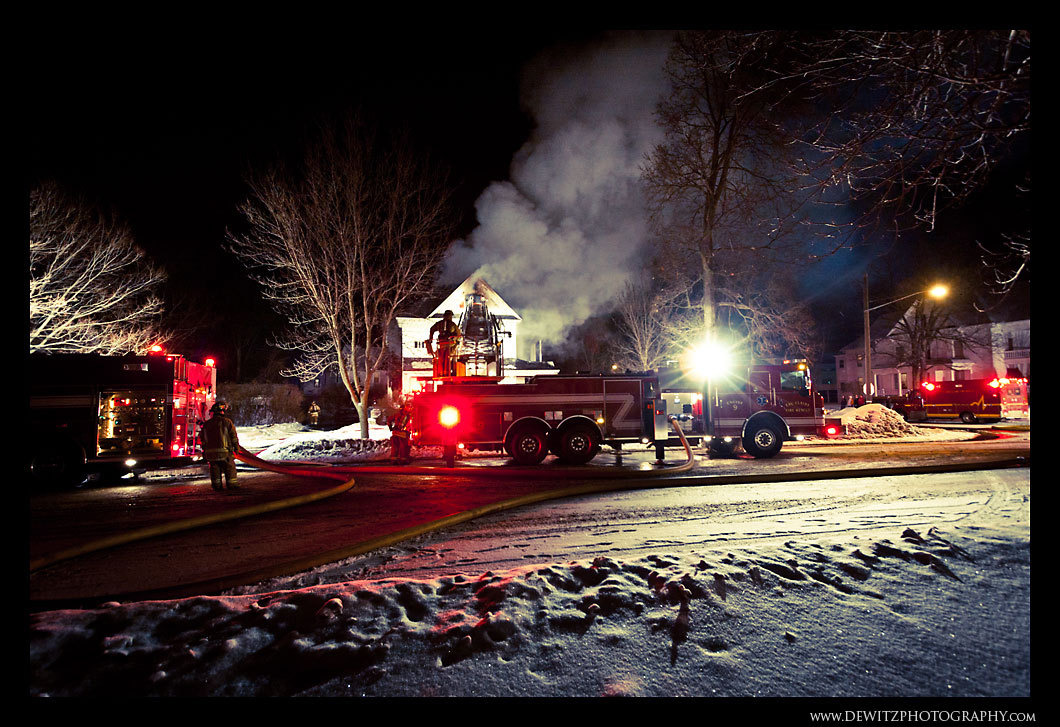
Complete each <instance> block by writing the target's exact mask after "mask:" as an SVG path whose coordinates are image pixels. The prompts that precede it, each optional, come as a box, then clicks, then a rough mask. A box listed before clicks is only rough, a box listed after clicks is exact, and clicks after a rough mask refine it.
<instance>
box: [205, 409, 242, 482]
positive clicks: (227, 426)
mask: <svg viewBox="0 0 1060 727" xmlns="http://www.w3.org/2000/svg"><path fill="white" fill-rule="evenodd" d="M210 413H211V414H213V416H212V417H210V419H209V421H207V422H206V423H205V424H203V426H202V432H201V433H200V434H201V436H202V446H203V457H204V458H205V459H206V460H207V461H208V462H209V463H210V484H211V485H213V488H214V489H215V490H217V491H218V492H220V491H221V490H223V489H226V488H227V489H229V490H234V489H237V488H238V487H239V484H238V483H237V482H236V460H235V457H234V456H233V455H234V454H235V452H236V450H238V449H239V434H238V433H237V432H236V425H235V424H234V423H233V422H232V420H231V419H229V418H228V406H227V405H226V404H225V403H224V402H221V401H219V402H217V403H215V404H214V405H213V407H211V408H210Z"/></svg>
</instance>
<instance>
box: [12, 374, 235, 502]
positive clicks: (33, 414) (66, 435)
mask: <svg viewBox="0 0 1060 727" xmlns="http://www.w3.org/2000/svg"><path fill="white" fill-rule="evenodd" d="M28 368H29V370H28V374H29V380H30V391H29V416H30V433H31V438H32V439H31V446H30V447H29V451H28V453H27V454H28V469H29V473H30V474H31V476H32V478H33V479H34V480H35V481H37V482H40V483H45V484H80V483H81V482H83V481H84V479H85V477H86V475H87V474H88V472H89V471H102V470H105V469H114V470H119V471H125V472H129V471H141V470H144V469H146V468H147V467H148V466H149V465H150V466H159V465H162V464H172V463H174V462H188V461H191V460H192V459H195V458H198V457H199V456H200V455H201V448H200V444H199V438H198V433H199V427H200V424H201V422H203V421H205V420H206V419H207V418H209V411H210V407H211V406H213V403H214V401H215V400H216V396H217V369H216V368H215V367H214V366H213V362H212V361H211V360H210V359H207V360H206V362H205V363H203V364H198V363H194V362H192V361H189V360H187V359H186V358H184V357H183V356H180V355H176V354H165V353H158V354H155V355H148V356H99V355H92V354H54V355H43V354H33V355H31V356H30V359H29V366H28Z"/></svg>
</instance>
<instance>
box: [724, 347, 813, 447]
mask: <svg viewBox="0 0 1060 727" xmlns="http://www.w3.org/2000/svg"><path fill="white" fill-rule="evenodd" d="M743 374H745V375H743ZM712 389H713V391H712V392H711V393H710V396H709V398H708V400H707V401H708V406H707V407H706V409H707V412H706V417H707V421H708V423H709V427H708V428H709V431H708V432H707V436H708V446H709V447H710V450H711V452H714V453H717V454H720V455H728V454H732V453H733V452H734V451H735V449H736V448H737V447H742V448H743V450H744V451H745V452H746V453H747V454H749V455H751V456H752V457H755V458H766V457H773V456H774V455H776V454H777V453H778V452H780V449H781V447H782V446H783V444H784V442H785V441H789V440H792V439H802V438H803V437H812V436H822V435H824V434H825V422H824V398H823V397H822V396H821V395H820V394H819V393H818V392H817V391H816V390H815V389H814V386H813V379H812V377H811V375H810V367H809V365H808V364H807V363H806V362H805V361H793V360H784V361H781V362H779V363H775V364H755V365H752V366H750V367H748V368H747V369H746V370H745V372H741V376H740V377H734V376H730V377H727V378H726V379H724V380H723V381H721V382H718V383H717V384H716V385H714V386H713V387H712Z"/></svg>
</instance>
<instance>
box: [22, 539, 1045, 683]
mask: <svg viewBox="0 0 1060 727" xmlns="http://www.w3.org/2000/svg"><path fill="white" fill-rule="evenodd" d="M970 535H972V534H970ZM974 535H975V537H969V536H968V535H954V534H950V533H941V532H938V531H934V530H932V531H930V532H927V533H924V534H920V533H917V532H914V531H913V530H909V529H904V530H903V529H896V530H895V531H894V534H893V536H892V537H890V538H882V539H873V540H871V541H870V540H866V541H860V540H858V539H857V537H856V536H855V537H854V538H853V540H850V541H847V542H825V541H815V542H801V541H789V542H786V543H784V544H782V545H774V546H762V547H758V548H751V549H746V548H745V549H740V550H732V551H725V550H717V551H704V552H685V553H680V554H674V553H669V552H667V551H666V550H655V551H653V552H652V553H651V554H647V555H645V556H643V557H642V558H639V559H636V560H628V561H627V560H615V559H612V558H610V557H608V556H607V555H604V554H601V555H600V556H598V557H595V558H593V559H592V560H590V561H579V562H572V563H548V564H538V565H527V566H525V567H521V568H516V569H512V570H508V571H504V572H489V571H487V572H485V573H478V574H473V575H458V574H454V575H450V576H446V577H440V578H434V579H429V580H415V579H386V580H375V581H349V582H343V583H332V584H327V585H320V586H314V587H309V588H304V589H301V590H295V591H277V592H272V593H267V594H255V595H243V596H224V597H196V598H188V599H183V600H176V601H153V602H140V603H129V604H118V603H112V604H108V605H107V606H106V607H104V608H100V609H96V610H83V611H51V612H46V613H40V614H36V615H33V616H31V617H30V639H29V641H30V694H31V695H32V696H46V695H47V696H88V695H91V696H121V697H133V696H141V695H144V696H149V695H153V696H290V695H303V696H314V695H315V696H340V695H377V696H710V695H714V696H832V697H834V696H859V697H864V696H904V697H910V696H935V697H943V696H987V695H992V696H1009V697H1011V696H1028V695H1029V669H1030V667H1029V649H1027V648H1026V645H1027V644H1028V643H1029V638H1030V633H1029V589H1028V588H1027V583H1028V582H1029V571H1030V543H1029V538H1027V539H1026V540H1022V541H1021V540H1012V539H1010V538H1007V537H1000V536H999V537H993V536H991V535H990V534H988V533H986V532H984V531H980V532H978V533H974ZM846 537H848V538H849V537H850V536H849V534H848V535H847V536H846Z"/></svg>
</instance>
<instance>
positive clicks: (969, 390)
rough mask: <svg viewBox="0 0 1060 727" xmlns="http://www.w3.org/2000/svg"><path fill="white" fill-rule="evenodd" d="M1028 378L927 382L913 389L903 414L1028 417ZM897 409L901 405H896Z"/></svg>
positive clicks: (920, 417) (919, 417) (916, 417)
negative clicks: (917, 390) (915, 390)
mask: <svg viewBox="0 0 1060 727" xmlns="http://www.w3.org/2000/svg"><path fill="white" fill-rule="evenodd" d="M1026 396H1027V389H1026V379H1007V378H993V379H964V380H961V381H926V382H924V383H923V384H921V385H920V391H919V392H915V393H914V392H910V393H909V394H907V395H906V397H905V401H904V402H903V404H902V410H901V413H903V414H904V416H905V418H906V419H907V420H908V421H911V422H914V421H925V420H928V419H959V420H960V421H962V422H964V423H965V424H973V423H975V422H979V421H984V422H991V421H993V422H996V421H999V420H1000V419H1002V418H1006V417H1011V416H1028V415H1029V407H1027V406H1026V402H1027V398H1026ZM895 410H896V411H897V410H898V406H897V405H896V406H895Z"/></svg>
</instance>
